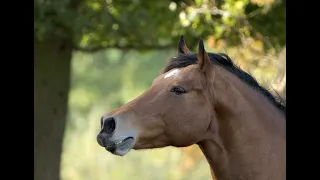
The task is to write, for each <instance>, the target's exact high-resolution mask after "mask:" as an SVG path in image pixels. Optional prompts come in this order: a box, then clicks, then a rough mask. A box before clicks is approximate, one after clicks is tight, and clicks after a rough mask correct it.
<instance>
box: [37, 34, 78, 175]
mask: <svg viewBox="0 0 320 180" xmlns="http://www.w3.org/2000/svg"><path fill="white" fill-rule="evenodd" d="M71 55H72V47H71V46H70V45H69V43H67V41H62V40H59V39H58V38H57V39H55V40H52V41H43V42H39V41H37V40H35V42H34V180H58V179H60V173H59V172H60V155H61V151H62V140H63V134H64V129H65V123H66V115H67V108H68V92H69V81H70V80H69V79H70V63H71Z"/></svg>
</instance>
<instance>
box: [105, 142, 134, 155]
mask: <svg viewBox="0 0 320 180" xmlns="http://www.w3.org/2000/svg"><path fill="white" fill-rule="evenodd" d="M133 146H134V138H133V137H127V138H125V139H123V140H121V141H118V142H115V143H112V144H111V145H108V146H106V147H105V148H106V150H107V151H109V152H111V153H112V154H114V155H118V156H124V155H126V154H128V152H129V151H130V150H131V149H132V147H133Z"/></svg>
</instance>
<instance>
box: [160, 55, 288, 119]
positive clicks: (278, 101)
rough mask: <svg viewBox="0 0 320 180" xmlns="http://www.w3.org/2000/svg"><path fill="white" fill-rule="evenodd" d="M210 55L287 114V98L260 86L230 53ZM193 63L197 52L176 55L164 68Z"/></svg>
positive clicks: (195, 61)
mask: <svg viewBox="0 0 320 180" xmlns="http://www.w3.org/2000/svg"><path fill="white" fill-rule="evenodd" d="M208 56H209V57H210V60H211V62H212V63H213V64H216V65H219V66H221V67H223V68H224V69H225V70H227V71H229V72H231V73H232V74H234V75H236V76H237V77H238V78H240V79H241V80H242V81H244V82H245V83H247V84H248V85H249V86H251V87H252V88H253V89H256V90H257V91H259V92H261V93H262V94H263V95H264V96H265V97H266V98H267V99H268V100H269V101H270V102H271V103H272V104H274V105H275V106H276V107H277V108H278V109H279V110H280V111H281V112H283V113H284V114H286V105H285V100H283V99H282V98H281V97H280V96H277V97H275V96H273V95H272V94H271V93H270V92H269V91H268V90H266V89H265V88H264V87H262V86H260V85H259V83H258V82H257V80H256V79H255V78H253V77H252V76H251V75H250V74H248V73H246V72H244V71H243V70H241V69H240V68H239V67H237V66H236V65H235V64H234V63H233V62H232V60H231V59H230V57H229V56H228V55H226V54H223V53H219V54H214V53H208ZM192 64H197V54H196V53H186V54H179V55H178V56H177V57H174V58H172V59H171V60H170V61H169V63H168V64H167V66H166V67H165V68H164V72H168V71H170V70H171V69H174V68H182V67H186V66H189V65H192Z"/></svg>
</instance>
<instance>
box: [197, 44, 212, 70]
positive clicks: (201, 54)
mask: <svg viewBox="0 0 320 180" xmlns="http://www.w3.org/2000/svg"><path fill="white" fill-rule="evenodd" d="M210 64H211V61H210V58H209V56H208V54H207V52H206V50H205V49H204V45H203V41H202V39H200V41H199V47H198V65H199V68H200V69H201V70H202V71H203V72H205V71H206V69H207V68H208V67H209V66H210Z"/></svg>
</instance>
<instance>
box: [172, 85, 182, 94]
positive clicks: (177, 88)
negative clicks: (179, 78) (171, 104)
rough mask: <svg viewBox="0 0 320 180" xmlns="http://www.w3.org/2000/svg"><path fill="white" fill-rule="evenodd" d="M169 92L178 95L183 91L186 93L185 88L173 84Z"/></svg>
mask: <svg viewBox="0 0 320 180" xmlns="http://www.w3.org/2000/svg"><path fill="white" fill-rule="evenodd" d="M170 92H173V93H175V94H177V95H180V94H183V93H186V90H185V89H183V88H182V87H180V86H173V87H172V88H171V90H170Z"/></svg>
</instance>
